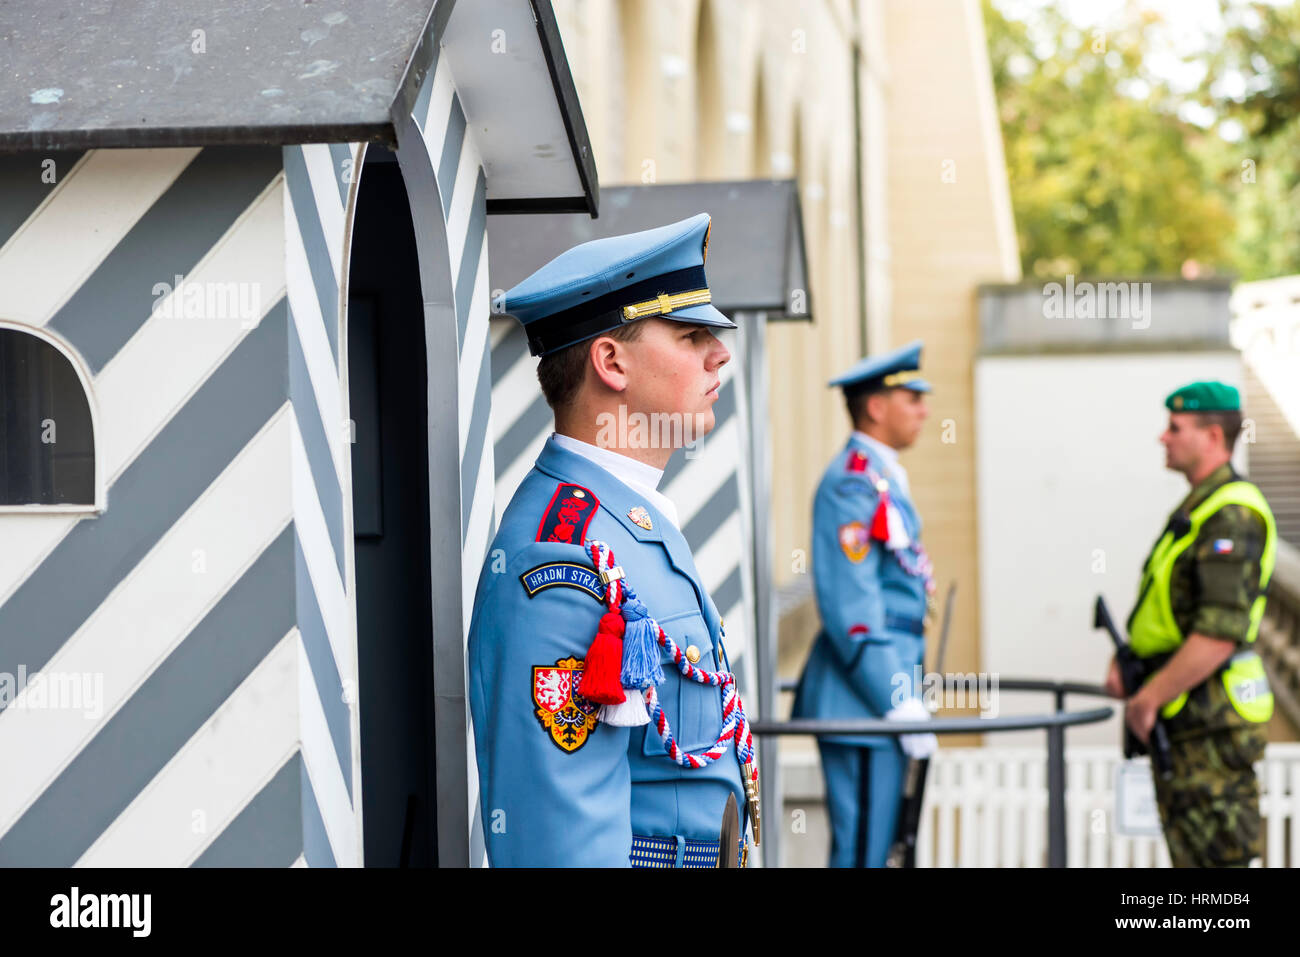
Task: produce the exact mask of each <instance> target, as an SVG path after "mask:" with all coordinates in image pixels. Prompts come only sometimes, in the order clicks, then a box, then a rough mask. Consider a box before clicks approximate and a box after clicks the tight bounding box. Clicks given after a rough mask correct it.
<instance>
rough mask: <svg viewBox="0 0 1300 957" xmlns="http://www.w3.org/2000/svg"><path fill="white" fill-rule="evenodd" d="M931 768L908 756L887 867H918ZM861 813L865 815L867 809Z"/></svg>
mask: <svg viewBox="0 0 1300 957" xmlns="http://www.w3.org/2000/svg"><path fill="white" fill-rule="evenodd" d="M956 592H957V583H956V582H952V583H951V584H950V585H949V586H948V595H947V597H946V598H945V599H944V607H943V626H942V627H941V628H940V630H939V655H938V657H937V658H935V660H934V670H935V671H936V672H937V673H938V674H939V677H940V680H943V654H944V651H945V650H946V649H947V647H948V626H949V625H950V624H952V599H953V595H954V594H956ZM929 769H930V759H929V758H919V759H918V758H908V759H907V774H906V776H905V777H904V778H903V803H902V805H901V806H900V807H899V809H898V827H897V828H896V829H895V832H894V843H893V844H891V845H890V846H889V855H888V856H887V857H886V858H885V866H886V867H916V832H917V831H918V830H920V828H921V804H922V802H923V801H924V799H925V774H926V772H927V771H928V770H929ZM859 813H862V814H865V813H866V808H862V809H861V810H860V811H859Z"/></svg>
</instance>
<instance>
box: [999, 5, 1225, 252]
mask: <svg viewBox="0 0 1300 957" xmlns="http://www.w3.org/2000/svg"><path fill="white" fill-rule="evenodd" d="M984 22H985V29H986V31H987V34H988V43H989V54H990V60H991V62H992V68H993V82H994V88H995V91H996V94H997V100H998V111H999V115H1000V119H1001V125H1002V137H1003V144H1004V147H1005V150H1006V157H1007V173H1008V176H1009V179H1010V184H1011V203H1012V207H1013V209H1014V212H1015V219H1016V229H1017V233H1018V235H1019V240H1020V256H1021V268H1022V269H1023V270H1024V273H1025V275H1026V276H1039V277H1048V276H1053V275H1061V274H1064V273H1076V274H1080V273H1082V274H1090V275H1178V274H1179V273H1180V271H1182V270H1183V269H1184V267H1185V264H1188V263H1189V261H1191V262H1195V263H1199V264H1200V267H1201V272H1202V273H1204V272H1206V271H1213V270H1225V269H1227V268H1229V267H1230V266H1231V260H1230V255H1229V250H1228V245H1229V238H1230V236H1231V234H1232V232H1233V226H1234V223H1233V216H1232V211H1231V209H1230V206H1229V201H1228V197H1227V195H1226V193H1227V190H1226V187H1225V186H1224V184H1223V182H1222V180H1221V178H1217V177H1216V174H1218V173H1219V172H1221V169H1222V165H1221V163H1222V159H1221V155H1220V153H1221V145H1220V144H1219V143H1217V142H1215V143H1211V142H1208V140H1210V139H1214V140H1217V137H1214V136H1212V135H1208V134H1207V133H1206V132H1205V131H1203V130H1201V129H1200V128H1198V127H1196V126H1194V125H1193V124H1190V123H1187V122H1185V121H1183V120H1182V119H1180V118H1179V116H1178V108H1179V106H1180V100H1179V98H1178V97H1176V96H1174V95H1173V94H1171V92H1170V90H1169V89H1168V87H1167V85H1165V84H1164V83H1163V82H1162V81H1160V80H1158V79H1157V78H1156V77H1154V76H1152V75H1151V74H1150V73H1149V72H1148V71H1147V70H1146V69H1145V66H1144V62H1143V52H1144V50H1146V49H1147V48H1148V46H1149V42H1150V34H1151V30H1152V27H1153V26H1154V25H1155V24H1156V23H1157V22H1158V21H1157V20H1156V19H1155V17H1154V16H1153V15H1151V14H1143V15H1140V16H1138V17H1137V18H1136V19H1132V20H1131V21H1130V22H1129V23H1127V24H1126V26H1125V28H1124V29H1122V30H1119V31H1110V32H1106V33H1102V32H1100V31H1090V30H1083V29H1080V28H1079V27H1078V26H1076V25H1074V24H1073V23H1071V22H1070V21H1068V20H1067V19H1066V18H1065V17H1064V16H1063V15H1062V14H1061V13H1060V12H1059V11H1058V10H1056V9H1054V8H1052V7H1050V6H1049V7H1044V8H1042V9H1041V10H1038V11H1036V12H1035V14H1034V19H1033V20H1032V21H1031V22H1019V21H1011V20H1008V19H1007V18H1006V17H1004V16H1003V15H1002V14H1001V12H1000V11H999V10H998V9H997V8H996V7H995V6H993V4H992V2H991V0H984Z"/></svg>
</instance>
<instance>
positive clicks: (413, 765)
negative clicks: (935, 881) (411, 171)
mask: <svg viewBox="0 0 1300 957" xmlns="http://www.w3.org/2000/svg"><path fill="white" fill-rule="evenodd" d="M359 175H360V181H359V184H358V193H357V203H356V213H355V217H354V219H353V226H352V243H351V259H350V268H349V278H348V307H347V309H348V312H347V315H348V322H347V330H348V333H347V340H348V393H349V398H350V403H351V405H350V409H351V411H350V418H351V425H350V427H351V433H352V435H351V437H352V508H353V539H354V543H355V550H356V551H355V553H356V597H357V653H358V662H357V663H358V673H359V684H360V687H359V698H360V708H361V755H362V758H361V781H362V784H361V786H362V807H363V808H364V815H363V824H364V829H365V863H366V865H368V866H379V867H428V866H434V865H436V864H437V863H438V840H437V810H436V807H437V802H436V796H435V795H436V788H435V766H434V756H435V735H434V730H435V721H434V717H435V715H434V701H435V697H434V689H433V657H432V656H433V621H434V619H433V607H432V600H433V599H432V579H433V576H432V574H431V562H430V549H429V493H430V486H429V439H428V435H429V421H428V419H429V416H428V407H429V404H428V401H427V394H428V393H427V390H428V374H427V371H426V342H425V325H424V320H423V308H422V295H421V285H420V272H419V262H418V256H417V250H416V240H415V230H414V226H413V223H412V219H411V207H410V200H409V196H408V193H407V189H406V184H405V183H404V181H403V179H402V172H401V168H400V167H399V165H398V163H397V158H396V155H395V154H394V153H392V152H390V151H389V150H387V149H385V148H384V147H382V146H377V145H373V144H372V145H370V146H369V147H368V148H367V149H366V151H365V154H364V159H363V161H362V165H361V168H360V170H359ZM453 381H454V380H453ZM440 478H441V479H442V480H445V481H451V482H454V481H455V478H456V476H455V469H454V462H453V467H452V469H451V472H450V475H444V476H440Z"/></svg>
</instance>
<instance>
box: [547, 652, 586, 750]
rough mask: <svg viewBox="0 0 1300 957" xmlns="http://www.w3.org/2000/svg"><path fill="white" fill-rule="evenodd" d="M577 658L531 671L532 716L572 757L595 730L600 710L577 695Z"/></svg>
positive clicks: (580, 668)
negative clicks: (597, 713)
mask: <svg viewBox="0 0 1300 957" xmlns="http://www.w3.org/2000/svg"><path fill="white" fill-rule="evenodd" d="M582 672H583V662H582V659H581V658H561V659H560V660H559V661H557V662H556V663H555V664H554V665H535V666H534V667H533V704H534V705H535V707H534V709H533V714H534V715H536V717H537V721H538V723H539V724H541V726H542V730H543V731H546V732H549V734H550V736H551V741H552V743H554V745H555V746H556V747H557V748H559V749H560V750H561V751H564V752H567V753H569V754H572V753H573V752H574V751H577V750H578V749H579V748H580V747H582V746H583V745H584V744H586V743H587V738H588V736H589V735H590V734H591V731H592V729H594V728H595V727H596V712H597V711H599V710H600V706H599V705H597V704H595V703H594V702H591V701H588V700H587V699H586V698H584V697H583V696H582V695H581V694H580V693H579V691H578V689H579V688H580V687H581V686H582Z"/></svg>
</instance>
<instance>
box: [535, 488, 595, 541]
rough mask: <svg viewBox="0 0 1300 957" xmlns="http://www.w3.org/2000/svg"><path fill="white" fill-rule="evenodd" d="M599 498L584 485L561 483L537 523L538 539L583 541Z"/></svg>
mask: <svg viewBox="0 0 1300 957" xmlns="http://www.w3.org/2000/svg"><path fill="white" fill-rule="evenodd" d="M599 505H600V499H598V498H596V496H594V495H592V494H591V490H590V489H586V488H583V487H582V486H581V485H571V484H569V483H567V482H564V483H561V484H560V486H559V487H558V488H556V490H555V494H554V495H552V496H551V503H550V504H549V505H547V506H546V514H544V515H543V516H542V520H541V522H540V523H538V526H537V541H539V542H563V543H564V544H566V545H581V544H582V542H583V540H584V539H585V538H586V536H587V526H588V525H590V524H591V517H592V516H593V515H595V514H596V509H597V507H599Z"/></svg>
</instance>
